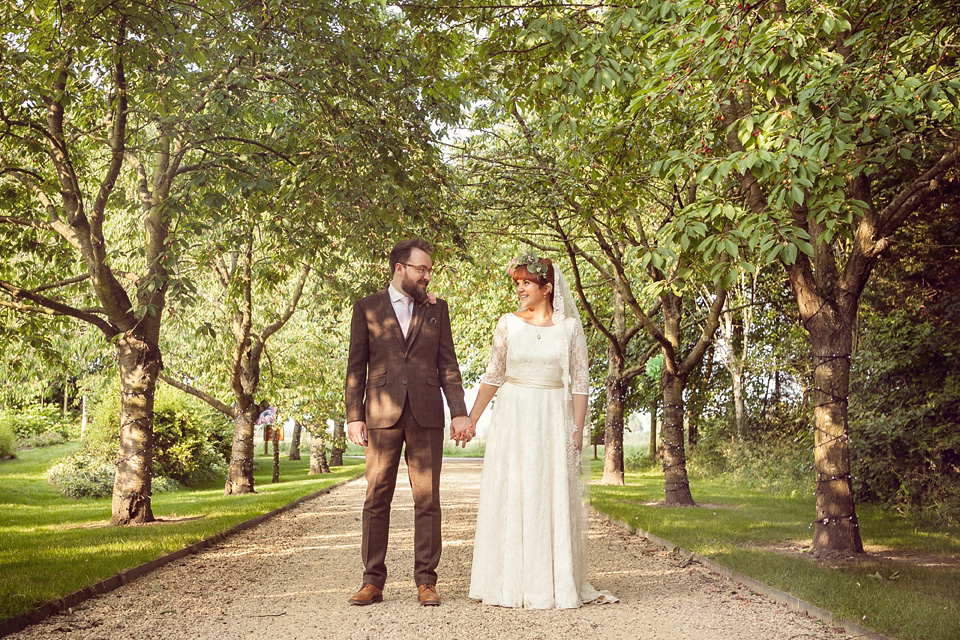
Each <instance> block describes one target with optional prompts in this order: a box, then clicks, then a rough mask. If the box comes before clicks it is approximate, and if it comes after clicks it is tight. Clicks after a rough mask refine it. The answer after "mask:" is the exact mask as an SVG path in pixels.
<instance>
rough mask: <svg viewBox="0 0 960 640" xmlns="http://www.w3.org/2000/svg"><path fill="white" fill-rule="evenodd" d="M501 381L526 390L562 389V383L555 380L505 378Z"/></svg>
mask: <svg viewBox="0 0 960 640" xmlns="http://www.w3.org/2000/svg"><path fill="white" fill-rule="evenodd" d="M503 381H504V382H509V383H510V384H512V385H516V386H518V387H527V388H528V389H563V382H562V381H560V380H558V379H556V378H515V377H513V376H507V377H506V378H504V380H503Z"/></svg>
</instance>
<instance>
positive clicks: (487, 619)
mask: <svg viewBox="0 0 960 640" xmlns="http://www.w3.org/2000/svg"><path fill="white" fill-rule="evenodd" d="M401 474H402V478H405V477H406V476H405V474H406V471H405V469H404V468H403V467H401ZM479 478H480V463H479V462H475V461H462V460H447V461H445V462H444V472H443V485H442V494H441V495H442V498H443V502H444V504H443V518H444V523H443V527H444V528H443V531H444V549H443V558H442V559H441V562H440V567H439V570H438V571H439V574H440V583H439V585H438V589H439V591H440V595H441V597H443V599H444V600H443V605H442V606H440V607H420V606H419V605H418V604H417V600H416V588H415V587H414V583H413V578H412V573H413V551H412V548H413V540H412V538H413V512H412V500H411V495H410V488H409V485H408V484H407V483H406V482H404V481H403V480H400V481H398V483H397V493H396V497H395V498H394V506H393V523H392V524H393V526H392V537H391V541H390V542H391V550H390V554H389V556H388V558H387V562H388V566H389V568H390V570H391V572H392V575H391V577H390V578H389V579H388V581H387V585H386V589H385V590H384V601H383V603H381V604H377V605H372V606H369V607H351V606H349V605H348V604H347V598H348V597H349V596H350V595H351V594H352V593H353V591H354V590H355V589H356V588H357V587H359V586H360V585H359V580H360V574H361V566H360V511H361V507H362V504H363V494H364V489H365V487H366V483H365V482H364V481H363V479H359V480H355V481H352V482H349V483H347V484H346V485H344V486H342V487H339V488H337V489H335V490H334V491H332V492H330V493H328V494H326V495H323V496H321V497H319V498H315V499H313V500H309V501H306V502H304V503H303V504H301V505H300V506H298V507H297V508H294V509H292V510H290V511H287V512H285V513H283V514H281V515H280V516H278V517H276V518H272V519H270V520H268V521H267V522H265V523H263V524H261V525H260V526H257V527H254V528H252V529H249V530H247V531H244V532H242V533H239V534H237V535H235V536H232V537H231V538H229V539H228V540H226V541H225V542H223V543H222V544H220V545H217V546H215V547H211V548H209V549H207V550H205V551H203V552H201V553H199V554H197V555H194V556H190V557H187V558H184V559H181V560H178V561H175V562H173V563H171V564H169V565H166V566H164V567H162V568H161V569H159V570H157V571H155V572H153V573H151V574H149V575H147V576H145V577H143V578H141V579H139V580H136V581H134V582H132V583H130V584H128V585H124V586H123V587H121V588H120V589H118V590H116V591H113V592H111V593H108V594H104V595H101V596H99V597H96V598H94V599H92V600H88V601H87V602H84V603H83V604H81V605H79V606H78V607H77V608H76V609H74V611H73V612H72V613H65V614H62V615H58V616H55V617H52V618H49V619H47V620H46V621H44V622H42V623H40V624H37V625H34V626H32V627H30V628H28V629H26V630H24V631H21V632H19V633H16V634H13V635H12V636H10V637H11V638H16V639H17V640H27V639H40V638H43V639H49V638H69V639H71V640H73V639H76V640H81V639H82V640H121V639H127V638H129V639H131V640H134V639H136V640H153V639H156V640H159V639H164V640H166V639H169V640H183V639H187V638H189V639H195V638H197V639H209V640H214V639H216V640H219V639H226V638H229V639H230V640H236V639H241V638H251V639H252V638H257V639H263V638H282V639H284V640H301V639H303V640H306V639H333V638H350V639H351V640H354V639H356V640H361V639H367V638H369V639H375V640H393V639H395V638H397V639H402V638H417V639H420V638H436V639H440V640H446V639H456V638H468V639H470V640H484V639H487V638H490V639H493V638H496V639H500V638H523V639H528V638H529V639H535V638H563V639H566V638H598V639H603V640H614V639H618V638H624V639H629V640H660V639H662V640H667V639H670V640H673V639H677V638H683V639H685V640H724V639H740V638H742V639H744V640H747V639H749V640H755V639H763V640H777V639H781V640H796V639H799V638H818V639H821V640H841V639H843V638H845V637H846V636H844V635H842V634H838V633H835V632H833V631H831V630H830V629H828V628H826V627H825V626H824V625H823V624H822V623H820V622H818V621H814V620H812V619H810V618H807V617H805V616H802V615H799V614H796V613H793V612H792V611H790V610H789V609H787V608H785V607H783V606H781V605H777V604H774V603H772V602H770V601H767V600H765V599H763V598H762V597H760V596H757V595H754V594H752V593H750V592H749V591H748V590H745V589H744V588H742V587H740V586H739V585H737V584H736V583H734V582H731V581H729V580H727V579H725V578H722V577H721V576H719V575H717V574H715V573H711V572H709V571H708V570H706V569H704V568H703V567H701V566H700V565H698V564H691V565H688V566H683V560H682V559H680V558H678V557H677V556H676V555H674V554H670V553H666V552H664V551H662V550H661V549H660V548H658V547H655V546H654V545H652V544H651V543H649V542H648V541H647V540H645V539H643V538H641V537H640V536H635V535H630V534H628V533H627V532H626V531H624V530H623V529H621V528H620V527H618V526H616V525H613V524H610V523H607V522H603V521H601V520H599V519H594V520H593V521H592V522H591V535H590V538H591V546H590V572H589V577H590V580H591V582H593V584H594V586H596V587H597V588H599V589H607V590H610V591H612V592H613V593H614V594H615V595H617V596H618V597H619V598H620V600H621V601H620V602H619V603H615V604H606V605H592V606H585V607H582V608H581V609H577V610H567V611H525V610H517V609H503V608H499V607H489V606H483V605H481V604H478V603H476V602H474V601H472V600H470V599H468V598H467V589H468V582H469V574H470V562H471V558H472V552H473V527H474V522H475V518H476V508H477V486H478V484H479Z"/></svg>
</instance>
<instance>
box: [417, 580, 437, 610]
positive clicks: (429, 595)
mask: <svg viewBox="0 0 960 640" xmlns="http://www.w3.org/2000/svg"><path fill="white" fill-rule="evenodd" d="M417 595H418V597H419V598H420V604H422V605H423V606H425V607H437V606H440V594H439V593H437V588H436V587H435V586H433V585H432V584H421V585H417Z"/></svg>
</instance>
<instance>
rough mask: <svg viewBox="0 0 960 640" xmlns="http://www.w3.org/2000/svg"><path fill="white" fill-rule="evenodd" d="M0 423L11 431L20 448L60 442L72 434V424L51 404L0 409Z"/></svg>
mask: <svg viewBox="0 0 960 640" xmlns="http://www.w3.org/2000/svg"><path fill="white" fill-rule="evenodd" d="M0 425H4V426H5V427H6V428H8V429H9V430H10V431H12V433H13V434H14V437H15V438H16V440H17V444H18V446H19V447H21V448H25V447H40V446H45V445H48V444H60V443H61V442H66V441H67V440H69V439H70V438H71V437H72V436H73V435H74V434H73V426H72V424H71V423H70V422H68V421H64V420H63V416H62V414H61V412H60V409H58V408H57V407H54V406H51V405H33V406H26V407H22V408H19V409H3V410H0Z"/></svg>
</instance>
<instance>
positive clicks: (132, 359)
mask: <svg viewBox="0 0 960 640" xmlns="http://www.w3.org/2000/svg"><path fill="white" fill-rule="evenodd" d="M117 362H118V364H119V369H120V385H121V389H120V394H121V402H120V450H119V452H118V455H117V473H116V475H115V476H114V485H113V502H112V509H111V517H110V524H114V525H124V524H143V523H146V522H153V520H154V517H153V510H152V509H151V506H150V496H151V483H152V473H151V470H152V469H151V468H152V465H153V401H154V392H155V390H156V387H157V376H158V375H159V373H160V369H161V367H162V366H163V364H162V362H161V358H160V350H159V348H157V346H156V345H155V344H150V343H149V342H146V341H145V340H142V339H139V338H137V337H135V336H132V335H125V336H123V337H122V338H120V339H119V340H118V341H117Z"/></svg>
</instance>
